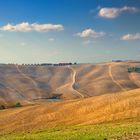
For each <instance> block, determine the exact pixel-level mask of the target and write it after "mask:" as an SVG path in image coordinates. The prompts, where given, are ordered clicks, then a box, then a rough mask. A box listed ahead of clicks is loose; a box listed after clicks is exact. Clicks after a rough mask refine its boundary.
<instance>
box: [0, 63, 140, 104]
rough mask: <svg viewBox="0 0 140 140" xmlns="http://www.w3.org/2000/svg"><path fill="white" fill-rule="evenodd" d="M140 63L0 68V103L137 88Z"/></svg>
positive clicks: (96, 94)
mask: <svg viewBox="0 0 140 140" xmlns="http://www.w3.org/2000/svg"><path fill="white" fill-rule="evenodd" d="M135 66H137V67H140V62H134V61H129V62H109V63H99V64H77V65H70V66H32V65H29V66H28V65H23V66H21V65H3V64H1V65H0V104H7V105H8V104H12V103H14V102H21V103H22V104H29V103H31V102H33V101H35V100H36V101H37V100H41V99H45V98H52V97H54V96H56V95H58V96H59V97H60V98H62V99H78V98H84V97H92V96H98V95H103V94H108V93H117V92H120V91H128V90H132V89H137V88H139V87H140V73H129V72H128V68H129V67H135Z"/></svg>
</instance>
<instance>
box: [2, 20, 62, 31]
mask: <svg viewBox="0 0 140 140" xmlns="http://www.w3.org/2000/svg"><path fill="white" fill-rule="evenodd" d="M0 30H2V31H19V32H29V31H36V32H48V31H61V30H64V27H63V25H61V24H38V23H32V24H29V23H28V22H22V23H19V24H16V25H12V24H7V25H4V26H2V27H0Z"/></svg>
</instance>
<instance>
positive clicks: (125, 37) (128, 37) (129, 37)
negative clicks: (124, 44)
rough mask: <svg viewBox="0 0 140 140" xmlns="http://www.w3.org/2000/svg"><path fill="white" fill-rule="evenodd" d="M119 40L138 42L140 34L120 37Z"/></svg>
mask: <svg viewBox="0 0 140 140" xmlns="http://www.w3.org/2000/svg"><path fill="white" fill-rule="evenodd" d="M121 40H125V41H129V40H140V33H136V34H126V35H124V36H122V37H121Z"/></svg>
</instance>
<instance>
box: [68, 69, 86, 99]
mask: <svg viewBox="0 0 140 140" xmlns="http://www.w3.org/2000/svg"><path fill="white" fill-rule="evenodd" d="M69 68H70V69H71V70H72V73H73V75H72V83H71V89H72V90H73V91H74V92H75V93H76V94H78V95H80V96H81V98H84V95H83V94H81V93H80V92H79V91H77V90H76V89H75V88H74V84H75V79H76V70H75V69H73V68H72V67H69Z"/></svg>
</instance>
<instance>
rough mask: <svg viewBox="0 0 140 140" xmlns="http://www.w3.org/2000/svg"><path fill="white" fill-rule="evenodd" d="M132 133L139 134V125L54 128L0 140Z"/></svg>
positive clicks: (96, 139)
mask: <svg viewBox="0 0 140 140" xmlns="http://www.w3.org/2000/svg"><path fill="white" fill-rule="evenodd" d="M132 132H140V123H135V122H131V123H127V122H126V123H124V122H123V123H122V122H119V123H107V124H98V125H84V126H69V127H55V128H48V129H46V130H40V131H36V132H30V133H16V134H8V135H0V140H103V139H104V138H107V139H111V138H113V137H117V136H121V135H124V134H129V133H132Z"/></svg>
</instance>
